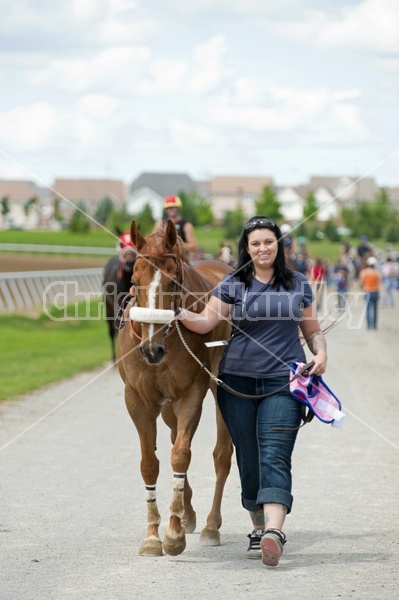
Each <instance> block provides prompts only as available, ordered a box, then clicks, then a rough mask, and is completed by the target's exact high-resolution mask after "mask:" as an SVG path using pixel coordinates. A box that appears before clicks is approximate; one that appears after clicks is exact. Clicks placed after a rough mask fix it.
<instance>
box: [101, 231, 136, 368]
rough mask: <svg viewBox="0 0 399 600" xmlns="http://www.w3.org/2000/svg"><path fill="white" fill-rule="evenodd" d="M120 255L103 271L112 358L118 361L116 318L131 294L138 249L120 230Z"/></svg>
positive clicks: (109, 262) (114, 257)
mask: <svg viewBox="0 0 399 600" xmlns="http://www.w3.org/2000/svg"><path fill="white" fill-rule="evenodd" d="M118 234H120V235H119V242H118V246H119V248H118V250H119V253H118V256H113V257H112V258H110V260H109V261H108V262H107V264H106V265H105V267H104V271H103V281H102V285H103V294H104V304H105V319H106V321H107V324H108V331H109V337H110V340H111V352H112V360H113V361H114V362H116V348H115V346H116V336H117V334H118V328H117V323H116V319H117V317H118V315H119V312H120V310H121V308H122V307H123V303H124V301H125V298H126V296H127V295H128V294H129V289H130V286H131V285H132V284H131V278H132V274H133V269H134V263H135V260H136V255H137V251H136V249H135V247H134V246H133V244H132V243H131V240H130V234H129V233H127V232H125V233H122V232H118Z"/></svg>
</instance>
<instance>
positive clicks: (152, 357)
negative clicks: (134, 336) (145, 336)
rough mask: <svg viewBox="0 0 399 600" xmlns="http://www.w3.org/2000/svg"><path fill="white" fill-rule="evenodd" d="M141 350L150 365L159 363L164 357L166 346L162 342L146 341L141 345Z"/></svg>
mask: <svg viewBox="0 0 399 600" xmlns="http://www.w3.org/2000/svg"><path fill="white" fill-rule="evenodd" d="M140 352H141V354H142V356H143V357H144V358H145V359H146V361H147V362H148V363H149V364H150V365H158V364H159V363H160V362H162V360H163V359H164V356H165V354H166V348H165V346H164V345H162V344H153V343H152V344H150V343H148V342H144V343H143V344H141V345H140Z"/></svg>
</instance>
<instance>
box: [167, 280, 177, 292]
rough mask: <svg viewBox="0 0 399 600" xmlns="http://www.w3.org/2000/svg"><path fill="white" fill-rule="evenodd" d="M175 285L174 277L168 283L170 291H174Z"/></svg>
mask: <svg viewBox="0 0 399 600" xmlns="http://www.w3.org/2000/svg"><path fill="white" fill-rule="evenodd" d="M175 287H176V282H175V281H174V279H171V280H170V281H169V283H168V292H173V290H174V289H175Z"/></svg>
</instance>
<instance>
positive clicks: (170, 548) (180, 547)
mask: <svg viewBox="0 0 399 600" xmlns="http://www.w3.org/2000/svg"><path fill="white" fill-rule="evenodd" d="M185 547H186V536H185V531H184V529H181V531H180V533H177V532H176V531H173V529H170V527H166V529H165V535H164V539H163V549H164V551H165V552H166V554H169V555H170V556H177V555H178V554H181V553H182V552H183V551H184V549H185Z"/></svg>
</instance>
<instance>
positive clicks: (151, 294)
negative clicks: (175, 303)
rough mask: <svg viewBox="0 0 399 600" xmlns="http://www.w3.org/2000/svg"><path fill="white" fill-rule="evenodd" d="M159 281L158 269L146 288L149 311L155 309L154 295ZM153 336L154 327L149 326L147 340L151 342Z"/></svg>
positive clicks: (159, 273)
mask: <svg viewBox="0 0 399 600" xmlns="http://www.w3.org/2000/svg"><path fill="white" fill-rule="evenodd" d="M160 280H161V271H160V270H159V269H157V270H156V271H155V273H154V277H153V280H152V281H151V283H150V285H149V286H148V308H150V309H154V308H156V307H155V299H156V294H157V291H158V288H159V282H160ZM153 335H154V325H153V324H151V325H150V327H149V329H148V339H149V341H150V342H151V340H152V336H153Z"/></svg>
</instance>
